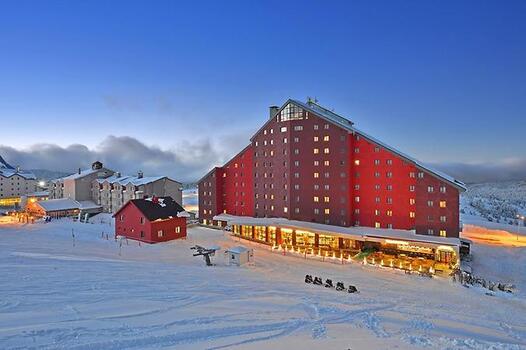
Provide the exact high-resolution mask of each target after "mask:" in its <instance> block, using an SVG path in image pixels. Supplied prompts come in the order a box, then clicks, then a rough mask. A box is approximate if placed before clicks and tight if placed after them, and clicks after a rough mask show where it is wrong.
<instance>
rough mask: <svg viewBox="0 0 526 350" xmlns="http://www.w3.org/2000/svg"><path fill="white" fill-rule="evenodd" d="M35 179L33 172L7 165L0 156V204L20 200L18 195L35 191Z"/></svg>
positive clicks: (11, 203)
mask: <svg viewBox="0 0 526 350" xmlns="http://www.w3.org/2000/svg"><path fill="white" fill-rule="evenodd" d="M36 190H37V179H36V177H35V175H34V174H33V173H30V172H27V171H23V170H20V168H19V167H16V168H15V167H13V166H11V165H9V164H8V163H7V162H6V161H5V160H4V159H3V158H2V156H0V206H2V205H13V204H15V202H16V203H19V202H20V197H22V196H24V195H27V194H29V193H33V192H36Z"/></svg>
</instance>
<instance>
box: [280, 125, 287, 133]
mask: <svg viewBox="0 0 526 350" xmlns="http://www.w3.org/2000/svg"><path fill="white" fill-rule="evenodd" d="M279 130H280V131H281V132H287V127H286V126H282V127H281V129H279Z"/></svg>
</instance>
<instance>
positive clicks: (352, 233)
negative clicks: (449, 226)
mask: <svg viewBox="0 0 526 350" xmlns="http://www.w3.org/2000/svg"><path fill="white" fill-rule="evenodd" d="M213 219H214V220H219V221H226V222H228V224H238V225H253V226H258V225H260V226H276V227H281V228H291V229H298V230H312V231H315V232H326V233H330V234H336V235H342V236H349V237H352V238H354V239H358V240H362V241H365V240H369V241H378V240H385V239H391V240H404V241H413V242H421V243H428V244H436V245H448V246H459V245H460V240H459V239H458V238H455V237H439V236H427V235H419V234H416V233H415V231H413V230H398V229H386V228H374V227H364V226H351V227H343V226H334V225H325V224H318V223H315V222H308V221H297V220H288V219H285V218H254V217H250V216H234V215H229V214H219V215H216V216H214V217H213Z"/></svg>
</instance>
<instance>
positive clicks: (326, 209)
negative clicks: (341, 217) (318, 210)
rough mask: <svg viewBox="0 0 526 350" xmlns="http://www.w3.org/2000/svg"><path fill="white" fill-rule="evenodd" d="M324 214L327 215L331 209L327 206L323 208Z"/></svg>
mask: <svg viewBox="0 0 526 350" xmlns="http://www.w3.org/2000/svg"><path fill="white" fill-rule="evenodd" d="M323 212H324V213H325V214H327V215H329V214H330V213H331V210H330V209H329V208H325V210H324V211H323Z"/></svg>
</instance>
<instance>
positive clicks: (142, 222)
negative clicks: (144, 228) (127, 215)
mask: <svg viewBox="0 0 526 350" xmlns="http://www.w3.org/2000/svg"><path fill="white" fill-rule="evenodd" d="M140 221H141V225H144V217H143V216H141V219H140Z"/></svg>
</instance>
